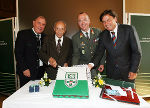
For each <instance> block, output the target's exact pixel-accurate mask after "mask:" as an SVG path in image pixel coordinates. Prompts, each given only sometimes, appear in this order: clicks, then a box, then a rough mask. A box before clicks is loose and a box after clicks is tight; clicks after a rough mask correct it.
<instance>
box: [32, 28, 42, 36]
mask: <svg viewBox="0 0 150 108" xmlns="http://www.w3.org/2000/svg"><path fill="white" fill-rule="evenodd" d="M32 30H33V32H34V34H35V35H36V36H37V35H39V36H40V37H41V34H37V33H36V32H35V31H34V28H32Z"/></svg>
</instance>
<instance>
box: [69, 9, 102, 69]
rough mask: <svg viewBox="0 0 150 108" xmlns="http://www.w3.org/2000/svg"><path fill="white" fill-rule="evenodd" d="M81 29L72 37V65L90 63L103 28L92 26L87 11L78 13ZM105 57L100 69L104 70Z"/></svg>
mask: <svg viewBox="0 0 150 108" xmlns="http://www.w3.org/2000/svg"><path fill="white" fill-rule="evenodd" d="M78 25H79V28H80V30H79V31H78V32H77V33H76V34H75V35H74V36H73V37H72V41H73V59H72V65H80V64H88V63H89V62H90V61H91V58H92V57H93V55H94V52H95V50H96V47H97V45H98V40H99V37H98V36H99V34H100V32H101V30H99V29H97V28H92V27H90V18H89V16H88V14H87V13H85V12H82V13H80V14H79V15H78ZM104 62H105V57H104V58H103V59H102V61H101V63H100V64H101V65H100V69H101V71H103V70H104Z"/></svg>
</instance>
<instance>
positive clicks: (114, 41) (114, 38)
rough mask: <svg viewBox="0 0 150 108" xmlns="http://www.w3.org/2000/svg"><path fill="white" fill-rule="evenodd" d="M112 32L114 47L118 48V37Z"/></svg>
mask: <svg viewBox="0 0 150 108" xmlns="http://www.w3.org/2000/svg"><path fill="white" fill-rule="evenodd" d="M111 34H112V40H113V46H114V48H116V40H117V38H116V36H115V32H111Z"/></svg>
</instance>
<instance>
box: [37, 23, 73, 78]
mask: <svg viewBox="0 0 150 108" xmlns="http://www.w3.org/2000/svg"><path fill="white" fill-rule="evenodd" d="M54 31H55V35H54V36H48V37H46V38H45V39H44V43H43V45H42V48H41V50H40V58H41V60H42V61H43V62H44V63H45V64H47V66H46V72H47V74H48V77H49V78H50V79H52V80H55V79H56V75H57V69H58V66H65V67H67V66H71V59H72V41H71V39H69V38H68V37H65V36H64V33H65V32H66V24H65V23H64V22H63V21H57V22H56V23H55V24H54Z"/></svg>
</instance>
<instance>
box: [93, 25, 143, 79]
mask: <svg viewBox="0 0 150 108" xmlns="http://www.w3.org/2000/svg"><path fill="white" fill-rule="evenodd" d="M105 50H106V74H107V77H109V78H114V77H115V75H117V74H116V73H118V72H119V74H118V75H120V76H121V77H123V79H122V80H126V81H128V74H129V72H134V73H136V72H137V70H138V66H139V63H140V59H141V47H140V43H139V39H138V35H137V32H136V30H135V28H134V27H132V26H129V25H121V24H120V25H118V31H117V45H116V49H115V48H114V47H113V41H112V39H111V36H110V31H108V30H104V31H103V32H102V33H101V34H100V40H99V44H98V48H97V50H96V53H95V55H94V57H93V60H92V62H93V63H94V64H95V66H97V64H98V62H99V60H101V58H102V55H103V53H104V51H105Z"/></svg>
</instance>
